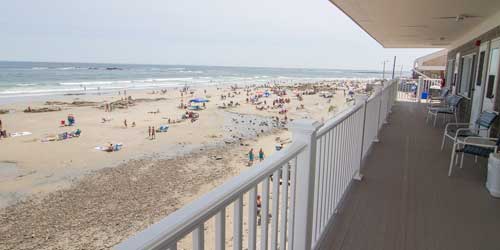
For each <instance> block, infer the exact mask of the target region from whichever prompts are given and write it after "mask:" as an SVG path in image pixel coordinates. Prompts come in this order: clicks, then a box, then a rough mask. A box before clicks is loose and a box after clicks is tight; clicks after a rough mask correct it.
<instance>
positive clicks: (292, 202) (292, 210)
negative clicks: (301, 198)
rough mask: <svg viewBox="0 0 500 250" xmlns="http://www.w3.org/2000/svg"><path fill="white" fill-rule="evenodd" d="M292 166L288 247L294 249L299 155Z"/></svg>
mask: <svg viewBox="0 0 500 250" xmlns="http://www.w3.org/2000/svg"><path fill="white" fill-rule="evenodd" d="M292 162H293V163H292V167H291V169H290V188H291V190H290V209H289V213H290V216H289V219H288V235H289V236H288V249H290V250H293V244H292V242H293V228H294V223H295V221H294V217H295V189H296V187H297V186H296V184H295V180H296V178H297V175H296V174H297V157H295V158H294V159H293V161H292Z"/></svg>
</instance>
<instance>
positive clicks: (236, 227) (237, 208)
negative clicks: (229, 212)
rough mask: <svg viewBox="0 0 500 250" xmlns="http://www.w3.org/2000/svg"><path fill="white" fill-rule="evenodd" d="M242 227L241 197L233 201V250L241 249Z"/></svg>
mask: <svg viewBox="0 0 500 250" xmlns="http://www.w3.org/2000/svg"><path fill="white" fill-rule="evenodd" d="M242 226H243V196H240V197H239V198H238V199H236V201H234V213H233V249H237V250H241V249H242Z"/></svg>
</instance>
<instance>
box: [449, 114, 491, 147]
mask: <svg viewBox="0 0 500 250" xmlns="http://www.w3.org/2000/svg"><path fill="white" fill-rule="evenodd" d="M497 117H498V114H497V113H496V112H492V111H484V112H482V113H481V114H480V115H479V118H477V120H476V122H474V123H472V124H471V123H448V124H446V127H445V128H444V133H443V140H442V142H441V150H443V148H444V143H445V141H446V138H448V139H450V140H451V141H452V142H453V143H456V142H457V140H458V139H459V138H465V137H469V136H480V135H479V133H480V132H481V131H487V134H488V135H489V132H490V129H491V126H492V125H493V123H494V122H495V120H496V119H497Z"/></svg>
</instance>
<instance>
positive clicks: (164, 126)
mask: <svg viewBox="0 0 500 250" xmlns="http://www.w3.org/2000/svg"><path fill="white" fill-rule="evenodd" d="M167 131H168V126H167V125H161V126H160V127H159V128H158V129H157V130H156V132H159V133H161V132H167Z"/></svg>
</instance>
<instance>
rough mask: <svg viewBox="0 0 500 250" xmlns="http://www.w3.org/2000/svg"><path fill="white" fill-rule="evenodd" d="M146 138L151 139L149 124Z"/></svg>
mask: <svg viewBox="0 0 500 250" xmlns="http://www.w3.org/2000/svg"><path fill="white" fill-rule="evenodd" d="M148 138H149V139H151V126H148Z"/></svg>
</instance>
